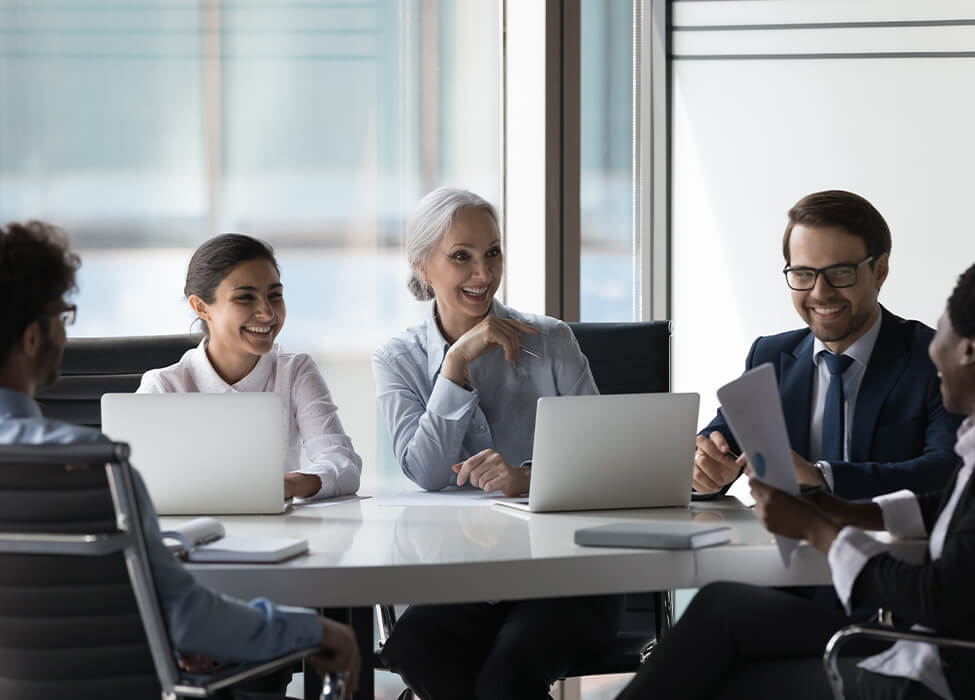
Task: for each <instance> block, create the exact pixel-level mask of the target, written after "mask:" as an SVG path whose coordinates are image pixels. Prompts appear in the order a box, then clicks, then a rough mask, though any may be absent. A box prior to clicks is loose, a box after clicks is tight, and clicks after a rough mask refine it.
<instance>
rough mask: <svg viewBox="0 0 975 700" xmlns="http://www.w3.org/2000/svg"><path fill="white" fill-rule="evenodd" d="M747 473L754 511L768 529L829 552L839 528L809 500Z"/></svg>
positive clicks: (823, 551) (824, 552)
mask: <svg viewBox="0 0 975 700" xmlns="http://www.w3.org/2000/svg"><path fill="white" fill-rule="evenodd" d="M748 471H749V479H748V485H749V486H750V487H751V490H752V498H754V499H755V512H756V513H758V518H759V520H761V521H762V525H764V526H765V529H767V530H768V531H769V532H771V533H773V534H776V535H784V536H785V537H792V538H794V539H797V540H807V541H808V542H809V544H811V545H812V546H813V547H815V548H816V549H818V550H819V551H821V552H822V553H823V554H826V553H827V552H829V548H830V545H832V544H833V540H834V539H836V535H837V534H838V533H839V531H840V527H838V526H837V525H836V524H835V523H834V522H833V521H832V520H831V519H830V518H829V517H827V515H826V514H825V513H823V511H821V510H820V509H819V508H817V507H816V506H815V505H814V504H813V503H811V502H810V501H807V500H806V499H804V498H800V497H798V496H793V495H792V494H789V493H786V492H785V491H780V490H779V489H777V488H775V487H773V486H769V485H768V484H766V483H764V482H762V481H759V480H758V479H756V478H755V477H754V474H752V473H751V470H750V469H749V470H748Z"/></svg>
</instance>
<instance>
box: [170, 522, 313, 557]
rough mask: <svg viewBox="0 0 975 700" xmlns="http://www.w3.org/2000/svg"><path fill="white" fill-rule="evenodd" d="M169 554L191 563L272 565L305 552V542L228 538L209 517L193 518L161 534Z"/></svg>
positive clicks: (268, 538)
mask: <svg viewBox="0 0 975 700" xmlns="http://www.w3.org/2000/svg"><path fill="white" fill-rule="evenodd" d="M162 536H163V540H170V541H171V542H172V544H169V543H167V546H169V549H170V551H172V552H173V553H175V554H177V555H179V556H181V557H183V558H184V559H186V560H187V561H193V562H248V563H249V562H257V563H264V564H274V563H277V562H279V561H284V560H285V559H291V558H292V557H296V556H298V555H299V554H303V553H305V552H307V551H308V540H298V539H292V538H287V537H241V536H233V535H231V536H228V535H227V533H226V531H225V530H224V527H223V525H222V524H221V523H220V522H219V521H218V520H214V519H213V518H194V519H193V520H190V521H187V522H185V523H183V524H182V525H180V526H178V527H175V528H173V529H171V530H166V531H165V532H163V533H162Z"/></svg>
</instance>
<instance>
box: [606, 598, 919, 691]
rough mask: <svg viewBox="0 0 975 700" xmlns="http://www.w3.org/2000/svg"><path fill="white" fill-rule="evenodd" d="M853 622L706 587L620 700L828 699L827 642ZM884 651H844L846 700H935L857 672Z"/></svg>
mask: <svg viewBox="0 0 975 700" xmlns="http://www.w3.org/2000/svg"><path fill="white" fill-rule="evenodd" d="M850 622H851V620H850V618H848V617H847V616H846V615H844V614H843V613H842V612H840V611H835V610H830V609H826V608H825V607H824V606H823V605H822V604H820V603H818V602H816V601H812V600H808V599H805V598H801V597H799V596H796V595H792V594H790V593H785V592H782V591H779V590H775V589H771V588H760V587H757V586H748V585H745V584H738V583H715V584H711V585H709V586H706V587H704V588H702V589H701V590H700V591H699V592H698V594H697V595H696V596H695V597H694V600H693V601H691V604H690V606H689V607H688V608H687V610H686V611H685V612H684V615H683V616H682V617H681V619H680V620H679V622H678V623H677V624H676V625H675V626H674V628H673V629H672V630H671V631H670V632H669V633H668V634H667V635H666V636H665V637H664V639H663V641H662V642H661V643H660V644H659V645H657V647H656V648H655V649H654V650H653V653H652V654H651V655H650V658H649V659H647V661H646V662H645V663H644V664H643V666H641V667H640V670H639V672H638V673H637V675H636V677H635V678H634V679H633V680H632V681H631V682H630V684H629V685H628V686H627V687H626V688H625V689H624V690H623V692H622V693H621V694H620V695H619V696H618V698H617V700H637V699H638V698H687V699H688V700H691V699H693V698H702V699H704V698H707V699H709V700H710V699H712V698H713V699H720V700H738V699H741V700H744V699H745V698H748V699H749V700H766V699H768V700H773V699H775V700H779V699H781V698H783V697H787V698H788V699H789V700H831V699H832V695H831V692H830V688H829V684H828V683H827V680H826V673H825V671H824V670H823V665H822V654H823V649H824V648H825V647H826V642H827V641H828V640H829V638H830V637H832V636H833V634H834V633H835V632H836V631H837V630H839V629H840V628H841V627H844V626H846V625H847V624H849V623H850ZM882 648H883V647H882V646H881V647H878V646H877V645H876V644H869V645H862V644H861V645H859V646H856V645H854V644H853V643H852V642H851V643H850V644H847V645H846V647H844V651H846V650H847V649H849V652H850V654H851V655H852V657H848V658H844V659H841V660H840V672H841V674H842V676H843V679H844V688H845V691H846V697H847V698H848V700H854V699H856V700H937V697H938V696H937V695H935V694H934V693H932V692H931V691H930V690H928V689H927V688H926V687H925V686H923V685H921V684H920V683H916V682H914V681H911V680H906V679H900V678H890V677H887V676H881V675H878V674H875V673H871V672H869V671H864V670H862V669H858V668H856V663H857V662H858V661H859V660H860V659H861V658H862V657H864V656H867V655H869V654H872V653H875V652H876V651H879V650H880V649H882Z"/></svg>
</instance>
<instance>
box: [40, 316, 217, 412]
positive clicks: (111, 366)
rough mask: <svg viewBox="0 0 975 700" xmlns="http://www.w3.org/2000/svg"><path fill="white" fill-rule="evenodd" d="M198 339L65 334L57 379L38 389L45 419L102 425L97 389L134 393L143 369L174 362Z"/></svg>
mask: <svg viewBox="0 0 975 700" xmlns="http://www.w3.org/2000/svg"><path fill="white" fill-rule="evenodd" d="M201 338H202V336H200V335H194V334H185V335H147V336H134V337H121V338H70V339H69V340H68V342H67V345H65V348H64V359H63V360H62V362H61V378H60V379H59V380H58V382H57V384H55V385H54V386H51V387H48V388H46V389H44V390H42V391H40V392H38V394H37V397H36V398H37V402H38V403H39V404H40V406H41V411H42V412H43V413H44V415H45V416H46V417H48V418H54V419H56V420H63V421H66V422H68V423H75V424H77V425H87V426H90V427H93V428H101V422H102V418H101V408H100V405H99V402H100V400H101V398H102V394H106V393H109V392H120V393H131V392H134V391H135V390H136V389H137V388H138V387H139V382H140V381H141V380H142V374H143V373H144V372H145V371H146V370H149V369H155V368H157V367H166V366H167V365H171V364H173V363H174V362H178V361H179V358H180V357H182V356H183V353H184V352H186V351H187V350H189V349H190V348H192V347H195V346H196V345H198V344H199V342H200V340H201Z"/></svg>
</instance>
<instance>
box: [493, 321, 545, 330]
mask: <svg viewBox="0 0 975 700" xmlns="http://www.w3.org/2000/svg"><path fill="white" fill-rule="evenodd" d="M499 320H500V321H501V322H502V323H504V324H505V325H506V326H509V327H511V328H514V329H515V330H516V331H517V332H518V333H538V329H537V328H535V326H532V325H530V324H528V323H522V322H521V321H516V320H514V319H513V318H503V319H499Z"/></svg>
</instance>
